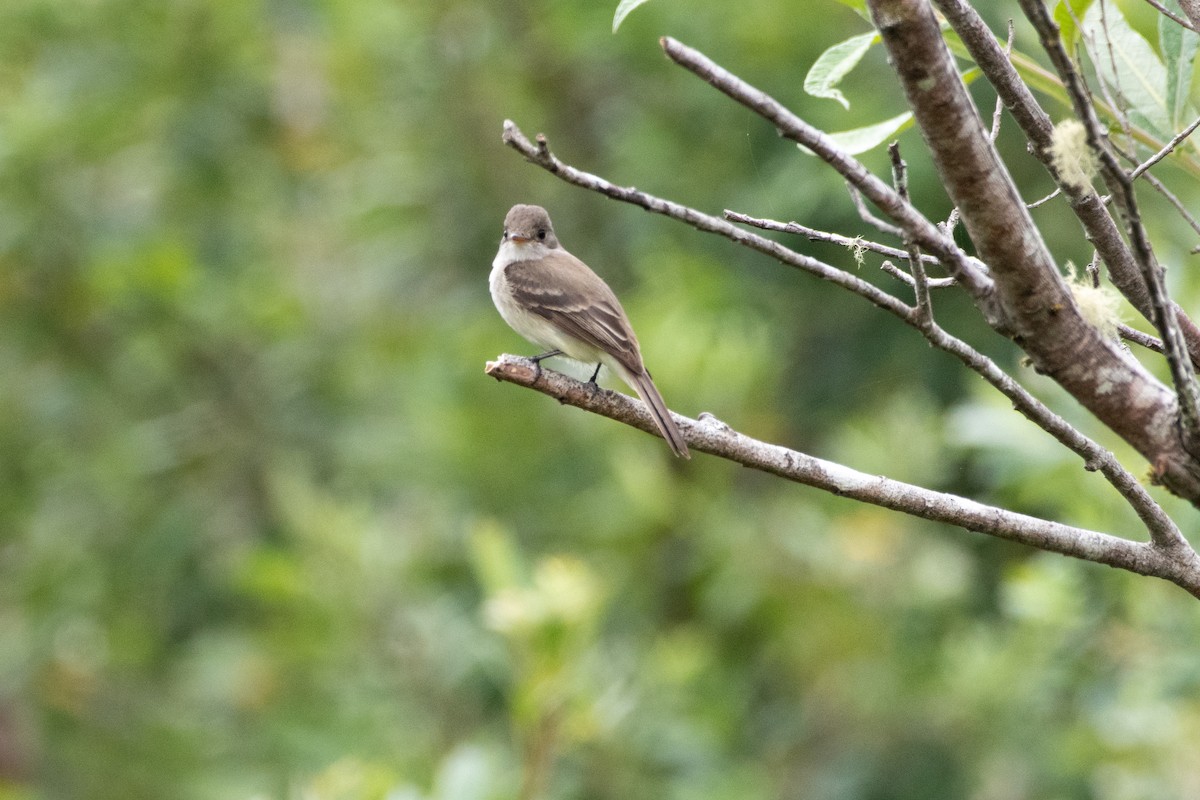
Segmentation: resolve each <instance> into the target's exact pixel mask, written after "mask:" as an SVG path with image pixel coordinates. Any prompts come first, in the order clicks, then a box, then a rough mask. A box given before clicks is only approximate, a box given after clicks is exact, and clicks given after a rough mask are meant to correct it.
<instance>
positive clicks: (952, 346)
mask: <svg viewBox="0 0 1200 800" xmlns="http://www.w3.org/2000/svg"><path fill="white" fill-rule="evenodd" d="M502 138H503V140H504V143H505V144H507V145H508V146H509V147H511V148H513V149H514V150H516V151H517V152H518V153H521V154H522V155H523V156H525V158H527V159H528V160H529V161H530V162H532V163H534V164H536V165H537V166H539V167H541V168H543V169H545V170H547V171H548V172H550V173H552V174H553V175H556V176H557V177H559V178H560V179H562V180H563V181H566V182H567V183H570V184H573V185H575V186H580V187H582V188H584V189H589V190H591V191H594V192H598V193H600V194H603V195H605V196H607V197H611V198H613V199H616V200H621V201H623V202H626V203H631V204H633V205H636V206H639V207H641V208H644V209H646V210H647V211H653V212H655V213H658V214H662V215H664V216H667V217H670V218H672V219H676V220H679V221H681V222H686V223H687V224H689V225H691V226H693V227H695V228H696V229H697V230H701V231H707V232H709V233H716V234H719V235H721V236H724V237H726V238H728V239H730V240H731V241H733V242H735V243H737V244H740V245H742V246H744V247H749V248H751V249H753V250H757V251H758V252H760V253H763V254H765V255H768V256H771V257H772V258H775V259H776V260H778V261H780V262H782V263H784V264H787V265H789V266H793V267H796V268H798V269H802V270H804V271H806V272H808V273H810V274H812V275H815V276H816V277H818V278H822V279H824V280H828V281H830V282H832V283H835V284H837V285H839V286H841V287H843V288H845V289H849V290H850V291H852V292H854V293H855V294H857V295H859V296H861V297H863V298H865V299H866V300H868V301H869V302H871V303H873V304H874V305H876V306H877V307H879V308H882V309H883V310H885V311H888V312H889V313H891V314H893V315H895V316H896V317H898V318H900V319H901V320H903V321H904V322H906V323H908V324H909V325H913V326H914V327H917V329H918V330H920V331H921V332H922V333H923V334H924V335H925V337H926V339H927V340H928V341H929V342H930V343H931V344H933V345H934V346H936V347H938V348H939V349H941V350H943V351H945V352H947V353H949V354H951V355H953V356H954V357H956V358H958V359H959V360H960V361H961V362H962V363H963V364H965V365H966V366H967V367H968V368H970V369H972V370H974V371H975V372H977V373H979V374H980V375H981V376H982V377H983V378H984V379H985V380H987V381H988V383H990V384H991V385H992V386H993V387H995V388H996V389H997V390H998V391H1000V392H1001V393H1002V394H1003V395H1004V396H1005V397H1007V398H1008V399H1009V400H1010V401H1011V402H1012V404H1013V408H1015V409H1016V410H1017V411H1018V412H1019V413H1021V414H1022V415H1024V416H1025V417H1026V418H1028V419H1029V420H1030V421H1032V422H1033V423H1034V424H1035V425H1037V426H1038V427H1039V428H1041V429H1042V430H1044V431H1046V432H1047V433H1049V434H1050V435H1051V436H1053V437H1054V438H1055V439H1056V440H1057V441H1058V442H1059V443H1060V444H1062V445H1064V446H1065V447H1067V448H1068V449H1069V450H1071V451H1072V452H1074V453H1075V454H1077V455H1078V456H1079V457H1080V458H1082V459H1083V461H1084V467H1085V469H1088V470H1095V471H1099V472H1100V473H1101V474H1102V475H1103V476H1104V477H1105V479H1107V480H1108V482H1109V483H1110V484H1112V486H1113V488H1115V489H1116V490H1117V492H1118V493H1119V494H1120V495H1121V496H1122V497H1123V498H1125V501H1126V502H1127V503H1128V504H1129V505H1130V507H1131V508H1133V510H1134V512H1135V513H1136V514H1137V515H1138V518H1139V519H1141V520H1142V523H1143V524H1144V525H1145V526H1146V529H1147V531H1148V532H1149V534H1150V537H1151V540H1152V541H1153V542H1154V543H1155V544H1156V545H1158V546H1161V547H1163V548H1165V549H1171V550H1181V548H1180V545H1182V547H1183V548H1187V543H1186V541H1185V540H1184V539H1183V535H1182V534H1181V533H1180V532H1179V529H1178V528H1177V527H1176V526H1175V523H1174V521H1173V520H1172V519H1171V518H1170V517H1169V516H1167V515H1166V513H1165V512H1164V511H1163V510H1162V508H1161V507H1159V505H1158V504H1157V503H1155V502H1154V499H1153V498H1152V497H1150V494H1149V492H1147V491H1146V489H1145V487H1143V486H1142V485H1141V484H1140V483H1138V481H1137V479H1136V478H1134V477H1133V475H1131V474H1130V473H1129V472H1128V470H1126V469H1125V468H1124V467H1122V466H1121V464H1120V462H1119V461H1117V459H1116V457H1115V456H1114V455H1113V454H1112V453H1111V452H1109V451H1108V450H1106V449H1105V448H1103V447H1101V446H1100V445H1099V444H1097V443H1096V442H1094V441H1092V440H1091V439H1089V438H1088V437H1086V436H1084V435H1083V434H1082V433H1080V432H1079V431H1078V430H1076V429H1075V428H1073V427H1072V426H1071V425H1070V424H1069V423H1068V422H1067V421H1066V420H1064V419H1063V418H1062V417H1060V416H1059V415H1057V414H1055V413H1054V412H1053V411H1051V410H1050V409H1049V408H1047V407H1046V406H1045V404H1043V403H1042V402H1041V401H1040V400H1038V399H1037V398H1036V397H1034V396H1033V395H1032V394H1030V393H1029V392H1028V391H1027V390H1026V389H1025V387H1023V386H1021V385H1020V384H1019V383H1017V381H1015V380H1014V379H1013V378H1012V377H1011V376H1010V375H1008V373H1006V372H1004V370H1002V369H1000V367H998V366H997V365H996V364H995V362H993V361H992V360H991V359H989V358H988V357H987V356H985V355H983V354H982V353H979V352H978V351H976V350H975V349H974V348H972V347H971V346H970V345H968V344H967V343H966V342H963V341H961V340H960V339H957V338H955V337H953V336H951V335H950V334H948V333H946V332H945V331H944V330H942V329H941V328H940V327H938V326H937V325H932V326H929V327H928V328H920V327H919V326H917V325H916V320H915V316H914V314H915V309H913V308H912V307H911V306H909V305H907V304H906V303H904V302H903V301H901V300H899V299H898V298H896V297H893V296H892V295H890V294H887V293H886V292H883V291H882V290H880V289H878V288H877V287H875V286H874V285H872V284H870V283H867V282H866V281H864V280H862V279H860V278H858V277H856V276H854V275H851V274H849V273H847V272H845V271H844V270H840V269H837V268H836V267H833V266H830V265H828V264H824V263H822V262H820V261H818V260H817V259H815V258H811V257H809V256H805V255H802V254H800V253H797V252H795V251H794V250H791V249H789V248H787V247H784V246H783V245H781V244H779V243H778V242H775V241H772V240H770V239H767V238H765V237H762V236H759V235H757V234H753V233H750V232H749V231H746V230H743V229H741V228H738V227H737V226H735V225H732V224H730V223H729V222H727V221H725V220H723V219H718V218H717V217H712V216H709V215H708V214H705V213H703V212H701V211H697V210H696V209H694V208H690V207H688V206H685V205H682V204H679V203H675V202H672V201H670V200H664V199H662V198H660V197H655V196H654V195H651V194H647V193H646V192H642V191H639V190H637V189H635V188H633V187H622V186H616V185H615V184H613V183H611V182H609V181H606V180H604V179H603V178H601V177H599V176H597V175H593V174H591V173H589V172H584V171H583V170H580V169H576V168H575V167H572V166H570V165H569V164H564V163H563V162H562V161H560V160H559V159H558V158H557V157H555V156H554V154H553V153H551V152H550V146H549V144H548V143H547V141H546V137H545V136H542V135H540V134H539V135H538V136H537V143H536V144H534V143H532V142H530V141H529V139H528V138H526V136H525V134H523V133H521V131H520V129H518V128H517V126H516V125H515V124H513V122H512V121H511V120H505V122H504V133H503V136H502ZM1188 552H1190V549H1189V550H1188Z"/></svg>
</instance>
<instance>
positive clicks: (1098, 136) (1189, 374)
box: [1020, 0, 1200, 453]
mask: <svg viewBox="0 0 1200 800" xmlns="http://www.w3.org/2000/svg"><path fill="white" fill-rule="evenodd" d="M1020 3H1021V8H1022V10H1023V11H1024V12H1025V16H1026V17H1027V18H1028V19H1029V21H1030V23H1032V25H1033V27H1034V29H1035V30H1036V31H1037V33H1038V37H1039V38H1040V40H1041V44H1042V48H1043V49H1044V50H1045V51H1046V54H1047V55H1048V56H1049V57H1050V62H1051V63H1052V64H1053V65H1054V68H1055V70H1056V71H1057V72H1058V74H1059V77H1060V78H1061V79H1062V82H1063V85H1064V86H1065V87H1066V89H1067V94H1068V96H1070V98H1071V104H1072V106H1073V107H1074V109H1075V114H1076V115H1077V116H1078V117H1079V118H1080V119H1081V120H1082V122H1083V125H1084V129H1085V130H1086V131H1087V139H1088V146H1089V147H1090V148H1091V149H1092V152H1094V153H1095V154H1096V155H1097V156H1098V158H1099V161H1100V171H1101V174H1102V175H1103V176H1104V181H1105V183H1106V184H1107V185H1108V188H1109V191H1111V192H1112V193H1113V196H1114V198H1115V199H1116V201H1117V208H1118V210H1119V211H1120V212H1121V215H1122V217H1123V219H1124V221H1125V227H1126V232H1127V233H1128V234H1129V238H1130V241H1131V243H1132V245H1133V253H1134V258H1135V260H1136V261H1137V264H1138V267H1139V269H1140V270H1141V273H1142V279H1143V280H1144V281H1145V283H1146V287H1147V289H1148V290H1149V292H1150V301H1151V305H1152V307H1153V318H1152V319H1151V321H1152V322H1153V323H1154V327H1155V328H1156V329H1157V330H1158V332H1159V334H1160V335H1161V336H1162V338H1163V346H1164V349H1165V355H1166V358H1167V364H1168V366H1169V367H1170V370H1171V380H1172V383H1173V384H1174V386H1175V394H1176V397H1177V398H1178V400H1179V415H1180V422H1181V426H1182V429H1183V437H1184V446H1185V447H1186V448H1187V449H1188V450H1189V451H1190V452H1195V453H1200V387H1198V386H1197V385H1196V374H1195V370H1194V369H1193V367H1192V361H1191V356H1190V354H1189V353H1188V349H1187V345H1186V344H1185V342H1184V339H1183V333H1182V331H1181V330H1180V327H1179V321H1178V319H1177V317H1176V315H1175V314H1174V313H1172V310H1173V307H1174V304H1173V303H1172V302H1171V299H1170V297H1169V296H1168V295H1167V289H1166V283H1165V281H1164V280H1163V273H1162V267H1161V265H1160V264H1159V263H1158V261H1157V259H1156V258H1155V257H1154V251H1153V249H1152V248H1151V246H1150V239H1149V236H1148V235H1147V233H1146V229H1145V226H1143V225H1142V220H1141V216H1140V212H1139V210H1138V202H1137V196H1136V194H1135V192H1134V188H1133V181H1132V180H1131V179H1130V177H1129V174H1128V173H1126V172H1125V170H1124V169H1122V167H1121V165H1120V163H1119V162H1118V161H1117V156H1116V154H1115V153H1114V152H1113V150H1112V148H1111V147H1109V146H1108V141H1107V137H1106V136H1105V134H1104V132H1103V129H1102V127H1101V125H1100V120H1099V118H1098V117H1097V116H1096V109H1095V108H1094V107H1093V106H1092V102H1091V97H1090V96H1089V94H1088V91H1087V87H1086V86H1085V85H1084V82H1083V77H1082V76H1081V75H1080V74H1079V71H1078V70H1076V69H1075V64H1074V62H1072V61H1071V59H1070V57H1069V56H1068V55H1067V51H1066V49H1065V48H1064V47H1063V44H1062V39H1061V37H1060V36H1059V31H1058V26H1057V25H1055V23H1054V20H1053V19H1051V18H1050V14H1049V12H1047V11H1046V7H1045V5H1044V4H1043V3H1042V0H1020Z"/></svg>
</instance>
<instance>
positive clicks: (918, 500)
mask: <svg viewBox="0 0 1200 800" xmlns="http://www.w3.org/2000/svg"><path fill="white" fill-rule="evenodd" d="M486 372H487V374H488V375H491V376H492V377H494V378H496V379H497V380H502V381H507V382H509V383H515V384H517V385H520V386H525V387H528V388H531V389H534V390H536V391H539V392H541V393H543V394H546V395H548V396H550V397H553V398H555V399H556V400H558V401H559V402H560V403H563V404H565V405H571V406H575V407H576V408H581V409H584V410H586V411H590V412H592V413H595V414H599V415H601V416H605V417H608V418H609V419H613V420H616V421H618V422H622V423H624V424H626V425H630V426H632V427H634V428H637V429H639V430H641V431H644V432H646V433H650V434H657V428H656V427H655V424H654V421H653V419H651V417H650V414H649V412H647V411H646V408H645V406H644V405H643V404H642V403H640V402H638V401H637V400H635V399H634V398H632V397H628V396H626V395H623V394H620V393H618V392H613V391H609V390H607V389H599V388H596V387H595V386H594V385H592V384H587V383H583V382H582V381H578V380H575V379H574V378H571V377H569V376H566V375H563V374H561V373H558V372H554V371H552V370H548V369H545V368H539V367H538V366H537V365H536V364H534V363H533V362H532V361H531V360H530V359H527V358H521V357H519V356H512V355H507V354H505V355H502V356H500V357H499V358H498V359H497V360H496V361H491V362H488V364H487V368H486ZM672 416H673V418H674V420H675V423H676V424H677V425H678V426H679V429H680V431H682V433H683V435H684V438H685V439H686V440H687V443H688V446H689V447H690V448H692V449H693V450H699V451H701V452H704V453H708V454H710V455H714V456H718V457H720V458H724V459H727V460H729V461H733V462H735V463H738V464H741V465H742V466H745V467H750V468H751V469H757V470H761V471H763V472H767V473H769V474H772V475H776V476H778V477H781V478H785V479H787V480H790V481H794V482H796V483H801V484H804V485H806V486H812V487H815V488H818V489H822V490H824V491H827V492H831V493H833V494H836V495H838V496H840V497H849V498H851V499H854V500H859V501H861V502H864V503H870V504H872V505H876V506H881V507H883V508H888V509H891V510H893V511H900V512H902V513H905V514H908V515H910V516H914V517H918V518H921V519H926V520H932V521H935V522H943V523H945V524H947V525H954V526H957V527H960V528H965V529H966V530H969V531H975V532H977V533H984V534H987V535H989V536H995V537H998V538H1001V539H1007V540H1009V541H1013V542H1018V543H1021V544H1024V545H1028V546H1030V547H1036V548H1038V549H1040V550H1047V551H1049V552H1053V553H1060V554H1062V555H1065V556H1070V557H1072V558H1078V559H1082V560H1085V561H1093V562H1096V563H1098V564H1107V565H1108V566H1111V567H1116V568H1118V569H1124V570H1129V571H1130V572H1135V573H1137V574H1139V575H1148V576H1152V577H1156V578H1162V579H1163V580H1167V581H1170V582H1171V583H1174V584H1176V585H1177V586H1180V587H1182V588H1183V589H1185V590H1186V591H1188V592H1189V593H1191V594H1192V595H1193V596H1195V597H1200V557H1197V555H1196V553H1195V552H1193V551H1191V550H1190V549H1188V550H1185V551H1179V550H1170V551H1168V550H1164V549H1163V548H1160V547H1157V546H1155V545H1154V544H1150V543H1143V542H1134V541H1130V540H1128V539H1122V538H1119V537H1116V536H1111V535H1108V534H1104V533H1098V532H1096V531H1090V530H1086V529H1083V528H1075V527H1072V526H1069V525H1062V524H1059V523H1057V522H1050V521H1047V520H1044V519H1039V518H1037V517H1031V516H1028V515H1025V514H1018V513H1016V512H1012V511H1007V510H1005V509H1002V508H997V507H995V506H987V505H984V504H982V503H977V502H975V501H973V500H968V499H966V498H962V497H958V496H957V495H953V494H946V493H944V492H936V491H932V490H930V489H925V488H922V487H919V486H914V485H912V484H908V483H903V482H901V481H897V480H892V479H890V478H885V477H882V476H878V475H867V474H865V473H862V472H858V471H857V470H854V469H851V468H849V467H846V466H843V465H841V464H837V463H835V462H831V461H825V460H823V459H820V458H815V457H813V456H810V455H807V454H804V453H800V452H797V451H795V450H789V449H788V448H785V447H780V446H779V445H774V444H769V443H767V442H762V441H759V440H757V439H753V438H751V437H749V436H746V435H745V434H742V433H739V432H738V431H736V430H734V429H733V428H731V427H730V426H728V425H726V424H725V423H723V422H721V421H720V420H718V419H716V418H715V417H713V416H711V415H708V414H702V415H701V417H700V419H698V420H696V419H690V418H687V417H683V416H680V415H678V414H673V415H672Z"/></svg>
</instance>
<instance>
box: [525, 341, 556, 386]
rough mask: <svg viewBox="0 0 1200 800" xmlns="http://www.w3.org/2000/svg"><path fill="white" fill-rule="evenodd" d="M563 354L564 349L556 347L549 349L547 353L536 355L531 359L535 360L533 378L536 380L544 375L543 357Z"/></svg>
mask: <svg viewBox="0 0 1200 800" xmlns="http://www.w3.org/2000/svg"><path fill="white" fill-rule="evenodd" d="M561 355H562V350H558V349H557V348H556V349H554V350H547V351H546V352H545V353H542V354H541V355H540V356H534V357H533V358H531V359H529V360H530V361H532V362H533V367H534V372H533V380H534V381H535V382H536V381H537V379H538V378H540V377H542V360H543V359H547V358H553V357H554V356H561Z"/></svg>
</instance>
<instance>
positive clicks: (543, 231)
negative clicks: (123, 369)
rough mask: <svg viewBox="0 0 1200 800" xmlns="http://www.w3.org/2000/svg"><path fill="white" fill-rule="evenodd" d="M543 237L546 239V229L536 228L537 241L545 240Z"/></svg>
mask: <svg viewBox="0 0 1200 800" xmlns="http://www.w3.org/2000/svg"><path fill="white" fill-rule="evenodd" d="M545 239H546V229H545V228H539V229H538V241H545Z"/></svg>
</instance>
